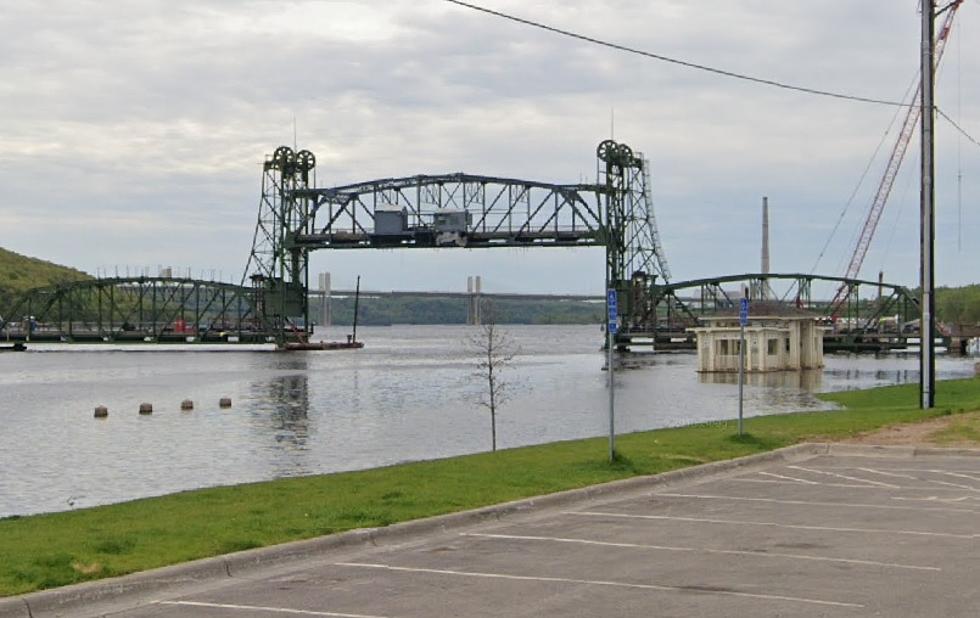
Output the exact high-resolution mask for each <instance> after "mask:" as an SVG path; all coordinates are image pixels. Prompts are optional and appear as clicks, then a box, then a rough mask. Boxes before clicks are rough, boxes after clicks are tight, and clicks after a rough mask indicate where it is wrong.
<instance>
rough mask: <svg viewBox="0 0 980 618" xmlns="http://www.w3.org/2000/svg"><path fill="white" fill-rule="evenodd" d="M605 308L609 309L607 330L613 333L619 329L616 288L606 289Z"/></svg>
mask: <svg viewBox="0 0 980 618" xmlns="http://www.w3.org/2000/svg"><path fill="white" fill-rule="evenodd" d="M606 308H607V309H608V311H609V316H608V318H609V326H608V328H609V332H610V333H615V332H616V331H617V330H619V303H618V302H617V296H616V290H606Z"/></svg>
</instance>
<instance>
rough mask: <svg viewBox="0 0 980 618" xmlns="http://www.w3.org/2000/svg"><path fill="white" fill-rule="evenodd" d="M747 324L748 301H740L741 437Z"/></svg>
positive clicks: (739, 399)
mask: <svg viewBox="0 0 980 618" xmlns="http://www.w3.org/2000/svg"><path fill="white" fill-rule="evenodd" d="M748 323H749V299H748V298H743V299H741V303H740V305H739V309H738V435H739V436H741V435H742V385H743V384H744V383H745V327H746V326H747V325H748Z"/></svg>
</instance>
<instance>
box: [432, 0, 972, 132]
mask: <svg viewBox="0 0 980 618" xmlns="http://www.w3.org/2000/svg"><path fill="white" fill-rule="evenodd" d="M445 2H448V3H450V4H455V5H457V6H461V7H465V8H468V9H472V10H474V11H479V12H481V13H486V14H488V15H493V16H495V17H500V18H502V19H506V20H509V21H513V22H517V23H519V24H523V25H525V26H530V27H532V28H538V29H540V30H546V31H548V32H552V33H554V34H560V35H562V36H566V37H570V38H573V39H578V40H580V41H585V42H587V43H593V44H595V45H601V46H603V47H608V48H610V49H615V50H618V51H622V52H627V53H630V54H636V55H638V56H644V57H647V58H652V59H654V60H660V61H661V62H668V63H671V64H676V65H679V66H683V67H687V68H689V69H696V70H698V71H705V72H708V73H714V74H715V75H722V76H724V77H731V78H733V79H740V80H743V81H747V82H753V83H756V84H762V85H765V86H772V87H773V88H782V89H784V90H793V91H795V92H802V93H805V94H812V95H817V96H822V97H831V98H834V99H842V100H845V101H855V102H858V103H872V104H875V105H889V106H893V107H910V105H909V104H907V103H903V102H901V101H889V100H887V99H876V98H873V97H865V96H860V95H854V94H847V93H843V92H834V91H831V90H820V89H818V88H810V87H807V86H798V85H795V84H788V83H785V82H780V81H777V80H774V79H767V78H764V77H755V76H752V75H746V74H744V73H736V72H734V71H728V70H725V69H719V68H717V67H712V66H708V65H705V64H698V63H696V62H690V61H687V60H680V59H678V58H672V57H670V56H664V55H663V54H656V53H653V52H648V51H644V50H642V49H636V48H635V47H629V46H626V45H622V44H620V43H613V42H611V41H606V40H603V39H597V38H595V37H591V36H587V35H584V34H579V33H577V32H571V31H569V30H563V29H561V28H557V27H555V26H549V25H547V24H543V23H540V22H536V21H532V20H530V19H524V18H523V17H517V16H516V15H511V14H509V13H503V12H501V11H496V10H493V9H489V8H486V7H483V6H479V5H476V4H471V3H469V2H463V1H462V0H445ZM978 145H980V144H978Z"/></svg>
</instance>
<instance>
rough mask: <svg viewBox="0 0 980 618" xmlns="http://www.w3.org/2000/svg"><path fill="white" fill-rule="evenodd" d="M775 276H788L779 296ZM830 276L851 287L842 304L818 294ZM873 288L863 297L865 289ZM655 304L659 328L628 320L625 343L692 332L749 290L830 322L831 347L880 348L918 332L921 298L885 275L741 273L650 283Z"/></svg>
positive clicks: (761, 300) (758, 302) (760, 302)
mask: <svg viewBox="0 0 980 618" xmlns="http://www.w3.org/2000/svg"><path fill="white" fill-rule="evenodd" d="M774 282H785V283H786V284H787V289H786V290H785V291H784V292H783V293H782V294H781V295H779V296H778V297H777V296H776V295H775V294H774V293H773V291H772V289H773V288H772V284H773V283H774ZM820 282H827V283H831V284H834V285H835V286H840V287H844V288H846V289H847V290H848V300H847V302H846V304H845V305H844V306H843V307H841V306H840V305H838V304H835V303H834V302H833V300H831V299H830V298H828V299H826V300H822V299H817V298H814V296H813V293H812V286H813V284H814V283H820ZM868 289H870V290H871V292H870V293H867V292H866V293H865V294H864V297H863V298H862V294H861V291H862V290H868ZM651 294H652V305H653V306H654V307H655V308H656V315H657V320H656V323H657V331H656V332H653V333H651V332H645V331H644V330H643V328H642V325H629V327H628V328H627V329H626V332H624V333H623V336H622V342H621V344H622V345H629V343H631V342H632V340H633V339H646V338H650V339H656V340H659V341H661V342H665V341H666V342H669V341H670V340H671V338H674V339H680V338H688V336H687V335H685V334H684V333H685V332H686V331H685V329H687V328H690V327H692V326H695V325H696V324H697V323H698V321H699V319H700V318H701V317H703V316H707V315H712V314H717V313H724V312H731V311H735V310H737V307H738V304H739V299H740V298H742V297H743V296H747V297H748V298H749V300H750V301H751V303H752V304H753V305H755V306H756V307H762V308H767V309H771V308H772V306H773V305H777V304H783V305H789V306H793V307H796V308H798V309H802V310H806V311H809V312H811V313H813V314H814V315H815V316H817V317H819V318H822V319H823V320H824V322H825V323H826V324H827V325H828V326H829V327H831V330H830V331H828V332H827V334H826V335H825V338H824V340H825V345H827V347H828V349H846V350H855V351H860V350H879V349H890V348H898V347H905V346H906V344H907V339H908V338H909V337H915V336H917V335H918V324H917V323H916V322H915V320H916V318H917V317H918V315H919V301H918V298H917V297H916V295H915V293H914V292H913V291H912V290H910V289H909V288H907V287H906V286H903V285H899V284H894V283H887V282H884V281H868V280H864V279H852V278H848V277H838V276H832V275H817V274H805V273H742V274H732V275H722V276H717V277H705V278H701V279H691V280H688V281H674V282H670V283H666V284H663V285H654V286H652V288H651Z"/></svg>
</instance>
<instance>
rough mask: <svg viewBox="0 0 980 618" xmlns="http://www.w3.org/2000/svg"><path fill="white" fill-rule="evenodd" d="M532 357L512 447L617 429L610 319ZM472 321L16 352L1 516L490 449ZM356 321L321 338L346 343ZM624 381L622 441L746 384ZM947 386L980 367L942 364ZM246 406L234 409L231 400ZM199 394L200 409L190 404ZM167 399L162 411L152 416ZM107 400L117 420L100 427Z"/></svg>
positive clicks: (901, 378)
mask: <svg viewBox="0 0 980 618" xmlns="http://www.w3.org/2000/svg"><path fill="white" fill-rule="evenodd" d="M499 328H501V329H503V330H505V331H506V332H507V333H508V334H509V335H510V337H511V338H512V339H513V340H514V341H515V342H516V345H517V346H518V347H519V353H518V355H517V356H516V357H515V359H514V361H513V364H512V365H511V366H510V367H508V368H507V369H506V370H504V372H503V374H502V375H503V379H504V380H505V381H506V382H507V388H508V392H509V394H510V399H509V400H508V401H507V402H506V403H504V404H503V406H502V407H501V408H500V409H499V410H498V414H497V431H498V434H497V435H498V446H499V447H501V448H508V447H514V446H520V445H526V444H535V443H543V442H550V441H555V440H565V439H571V438H581V437H588V436H601V435H605V433H606V431H607V428H608V425H607V423H608V420H607V397H608V394H607V390H606V386H605V380H606V373H605V372H604V371H602V368H603V365H604V355H603V353H602V352H601V351H600V350H599V345H600V343H601V338H602V334H601V333H600V331H599V329H598V327H595V326H501V327H499ZM476 331H477V329H476V328H474V327H465V326H394V327H367V328H363V329H361V332H360V333H359V335H360V337H359V338H360V339H362V340H363V341H364V342H365V343H366V347H365V348H364V349H362V350H342V351H332V352H307V353H277V352H274V351H271V350H269V349H261V347H256V348H248V347H217V346H212V347H207V346H184V347H180V348H177V347H163V346H159V347H157V346H145V347H129V348H122V347H116V348H113V347H106V346H81V345H77V346H67V345H59V344H49V345H33V346H31V349H30V351H28V352H25V353H17V354H13V353H6V354H0V517H4V516H9V515H15V514H16V515H24V514H31V513H39V512H48V511H62V510H69V509H72V508H81V507H86V506H93V505H97V504H106V503H111V502H119V501H124V500H129V499H133V498H138V497H145V496H152V495H160V494H166V493H171V492H176V491H181V490H186V489H192V488H198V487H208V486H215V485H230V484H236V483H242V482H248V481H259V480H265V479H273V478H278V477H283V476H294V475H306V474H316V473H323V472H333V471H339V470H352V469H359V468H370V467H376V466H381V465H386V464H392V463H396V462H402V461H412V460H420V459H432V458H438V457H446V456H450V455H457V454H463V453H471V452H476V451H484V450H489V448H490V424H489V413H488V412H487V411H486V410H485V409H484V408H481V407H480V406H479V404H478V401H479V399H480V394H481V392H482V391H481V387H482V386H483V384H481V382H480V380H479V378H478V377H476V375H475V373H476V366H475V364H476V358H475V352H474V351H472V350H471V349H468V346H467V345H466V340H467V338H468V337H470V336H471V335H472V334H473V333H474V332H476ZM345 332H346V331H344V330H343V329H340V328H333V329H325V330H324V331H323V332H319V331H318V333H317V337H322V338H324V339H335V340H342V339H344V337H345ZM626 365H627V366H626V367H624V368H623V370H622V371H617V373H616V388H617V390H616V398H617V399H616V401H617V406H616V409H617V429H618V430H619V431H622V432H630V431H638V430H644V429H652V428H657V427H667V426H676V425H684V424H690V423H695V422H702V421H714V420H721V419H728V418H731V417H733V416H735V415H736V414H737V399H736V397H737V385H736V382H735V379H734V377H732V376H722V377H716V378H712V377H710V376H708V377H706V376H700V375H698V374H697V373H696V372H695V367H696V357H695V356H694V355H693V353H676V354H656V355H652V354H647V355H632V356H631V357H630V358H629V360H627V361H626ZM917 365H918V361H917V360H916V358H915V357H908V358H903V357H901V356H899V355H895V356H890V357H887V358H879V359H875V358H873V357H868V356H863V357H848V356H828V357H827V366H826V368H825V370H824V371H822V372H805V373H803V374H799V373H781V374H768V375H765V376H750V377H749V383H748V385H747V386H746V389H745V398H746V399H745V410H746V415H747V416H752V415H757V414H771V413H774V412H790V411H796V410H814V409H827V408H828V407H829V406H828V405H827V404H825V403H823V402H821V401H819V400H818V399H816V397H814V395H813V393H815V392H825V391H835V390H842V389H851V388H865V387H869V386H875V385H883V384H894V383H901V382H911V381H917V380H918V369H917ZM938 372H939V376H940V378H952V377H966V376H970V375H973V361H972V360H968V359H953V358H940V359H939V361H938ZM221 397H231V398H232V400H233V402H234V405H233V407H232V408H230V409H220V408H219V407H218V400H219V399H220V398H221ZM184 399H191V400H193V401H194V402H195V409H194V410H193V411H189V412H182V411H181V410H180V402H181V401H182V400H184ZM141 402H149V403H152V404H153V407H154V412H153V414H152V415H149V416H141V415H139V414H138V413H137V410H138V407H139V404H140V403H141ZM97 405H105V406H107V407H108V408H109V417H108V418H107V419H94V418H93V409H94V407H95V406H97Z"/></svg>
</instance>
